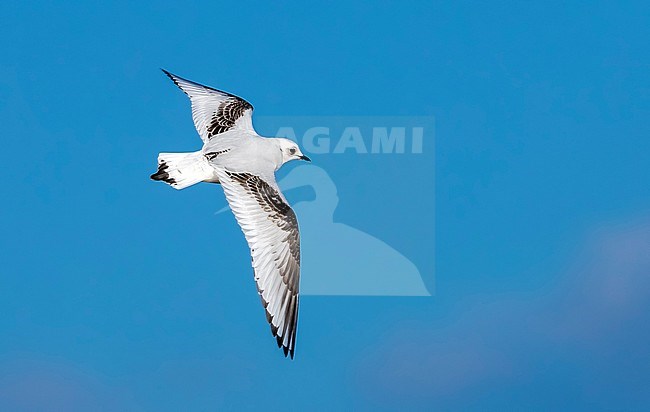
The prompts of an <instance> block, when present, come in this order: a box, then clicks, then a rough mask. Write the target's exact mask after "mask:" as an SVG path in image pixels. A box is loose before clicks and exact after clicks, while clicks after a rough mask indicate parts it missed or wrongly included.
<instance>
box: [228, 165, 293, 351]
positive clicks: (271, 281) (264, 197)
mask: <svg viewBox="0 0 650 412" xmlns="http://www.w3.org/2000/svg"><path fill="white" fill-rule="evenodd" d="M217 173H218V175H219V180H220V181H221V184H222V186H223V189H224V192H225V194H226V198H227V199H228V203H229V204H230V208H231V209H232V211H233V213H234V214H235V217H236V218H237V222H238V223H239V226H240V227H241V228H242V231H243V232H244V236H245V237H246V241H247V242H248V246H249V248H250V250H251V256H252V264H253V269H254V272H255V282H256V283H257V291H258V293H259V295H260V297H261V298H262V304H263V305H264V309H265V310H266V319H267V321H268V322H269V324H270V325H271V332H272V333H273V336H275V337H276V340H277V343H278V346H279V347H282V349H283V350H284V354H285V356H286V355H287V354H290V355H291V358H293V355H294V350H295V343H296V327H297V323H298V303H299V302H298V301H299V283H300V233H299V230H298V221H297V220H296V215H295V213H294V212H293V210H292V209H291V207H290V206H289V205H288V204H287V203H286V201H285V200H284V197H283V196H282V194H281V193H280V191H279V189H278V188H277V185H276V184H275V181H274V180H272V181H271V182H270V183H269V182H267V181H266V180H264V179H262V178H261V177H259V176H256V175H253V174H250V173H233V172H230V171H227V170H218V171H217Z"/></svg>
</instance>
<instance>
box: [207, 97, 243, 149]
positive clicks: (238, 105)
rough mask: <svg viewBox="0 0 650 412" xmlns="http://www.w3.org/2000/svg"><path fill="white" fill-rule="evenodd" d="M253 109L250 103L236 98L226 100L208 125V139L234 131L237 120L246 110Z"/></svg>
mask: <svg viewBox="0 0 650 412" xmlns="http://www.w3.org/2000/svg"><path fill="white" fill-rule="evenodd" d="M252 108H253V106H251V104H250V103H248V102H247V101H246V100H244V99H242V98H239V97H236V96H232V97H229V98H228V99H226V100H224V101H223V102H222V103H221V104H220V105H219V107H218V108H217V111H216V112H214V114H213V115H212V120H211V121H210V124H208V139H209V138H211V137H212V136H215V135H218V134H219V133H223V132H226V131H228V130H230V129H232V127H233V126H234V125H235V122H236V121H237V119H239V118H240V117H242V116H243V115H244V112H245V111H246V110H249V109H252Z"/></svg>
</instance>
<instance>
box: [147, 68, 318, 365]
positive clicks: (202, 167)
mask: <svg viewBox="0 0 650 412" xmlns="http://www.w3.org/2000/svg"><path fill="white" fill-rule="evenodd" d="M163 72H165V74H166V75H167V76H168V77H169V78H170V79H172V81H173V82H174V83H175V84H176V85H177V86H178V87H179V88H180V89H181V90H182V91H183V92H185V94H186V95H187V96H188V97H189V98H190V102H191V103H192V119H193V120H194V126H196V130H197V131H198V132H199V135H200V136H201V139H202V140H203V148H202V149H201V150H199V151H198V152H193V153H160V154H159V155H158V171H157V172H156V173H154V174H153V175H151V178H152V179H153V180H160V181H163V182H165V183H167V184H169V185H171V186H172V187H173V188H175V189H184V188H186V187H188V186H192V185H194V184H196V183H199V182H210V183H220V184H221V186H222V187H223V190H224V193H225V195H226V199H227V200H228V204H229V205H230V208H231V209H232V211H233V213H234V214H235V218H236V219H237V223H239V226H240V227H241V229H242V231H243V232H244V236H245V237H246V241H247V242H248V246H249V248H250V252H251V257H252V265H253V271H254V276H255V282H256V284H257V292H258V293H259V295H260V298H261V299H262V305H263V306H264V310H265V311H266V320H267V321H268V322H269V324H270V325H271V332H272V333H273V336H274V337H275V338H276V340H277V343H278V347H281V348H282V349H283V351H284V355H285V356H287V355H290V356H291V358H292V359H293V355H294V350H295V345H296V327H297V323H298V300H299V282H300V233H299V231H298V221H297V220H296V215H295V213H294V212H293V210H292V209H291V206H289V204H288V202H287V200H286V199H285V198H284V196H283V195H282V192H281V191H280V188H279V187H278V185H277V183H276V181H275V171H276V170H278V169H279V168H280V167H281V166H282V165H283V164H285V163H286V162H288V161H290V160H296V159H301V160H307V161H309V158H308V157H307V156H305V155H303V154H302V152H301V151H300V148H299V147H298V145H297V144H296V143H295V142H293V141H291V140H289V139H282V138H267V137H262V136H260V135H258V134H257V133H256V132H255V129H253V122H252V119H251V116H252V113H253V106H251V104H250V103H248V102H247V101H246V100H244V99H242V98H240V97H237V96H235V95H232V94H230V93H226V92H223V91H220V90H217V89H213V88H211V87H208V86H203V85H201V84H198V83H195V82H192V81H190V80H186V79H183V78H181V77H179V76H176V75H174V74H171V73H169V72H168V71H166V70H163Z"/></svg>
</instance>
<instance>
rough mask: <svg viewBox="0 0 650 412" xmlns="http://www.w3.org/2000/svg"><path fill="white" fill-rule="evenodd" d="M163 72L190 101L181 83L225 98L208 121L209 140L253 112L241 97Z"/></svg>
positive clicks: (251, 107)
mask: <svg viewBox="0 0 650 412" xmlns="http://www.w3.org/2000/svg"><path fill="white" fill-rule="evenodd" d="M161 70H162V71H163V72H164V73H165V74H166V75H167V77H169V78H170V79H171V80H172V81H173V82H174V84H175V85H176V86H178V88H179V89H181V90H182V91H183V93H185V94H186V95H187V96H188V97H189V98H190V100H192V95H191V94H190V93H189V92H188V91H187V90H185V89H184V88H183V85H182V84H181V82H185V83H187V85H189V86H191V87H193V88H194V89H198V90H205V91H207V92H208V93H212V92H214V94H215V95H216V96H219V97H220V98H225V100H223V101H222V102H221V104H219V106H218V107H217V110H216V111H215V112H214V113H213V114H212V118H211V119H210V120H209V121H206V124H207V126H206V128H207V132H208V139H210V138H211V137H213V136H215V135H218V134H219V133H223V132H226V131H228V130H230V129H232V127H233V126H234V125H235V122H236V121H237V119H239V118H240V117H241V116H243V115H244V112H246V110H249V109H250V110H253V105H251V104H250V103H248V102H247V101H246V100H244V99H242V98H241V97H239V96H235V95H234V94H232V93H228V92H224V91H223V90H219V89H215V88H214V87H210V86H206V85H204V84H201V83H197V82H194V81H192V80H188V79H185V78H183V77H180V76H177V75H175V74H172V73H170V72H168V71H167V70H165V69H161ZM179 80H180V81H179ZM192 104H194V103H192ZM206 115H207V114H206ZM206 120H207V119H206Z"/></svg>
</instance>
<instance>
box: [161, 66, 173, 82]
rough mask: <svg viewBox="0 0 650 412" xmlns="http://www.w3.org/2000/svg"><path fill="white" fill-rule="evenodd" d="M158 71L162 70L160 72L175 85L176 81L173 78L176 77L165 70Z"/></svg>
mask: <svg viewBox="0 0 650 412" xmlns="http://www.w3.org/2000/svg"><path fill="white" fill-rule="evenodd" d="M160 70H162V72H163V73H165V75H166V76H167V77H169V78H170V79H172V81H173V82H174V83H176V80H174V78H175V77H176V75H175V74H172V73H170V72H168V71H167V70H165V69H163V68H162V67H161V68H160Z"/></svg>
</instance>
